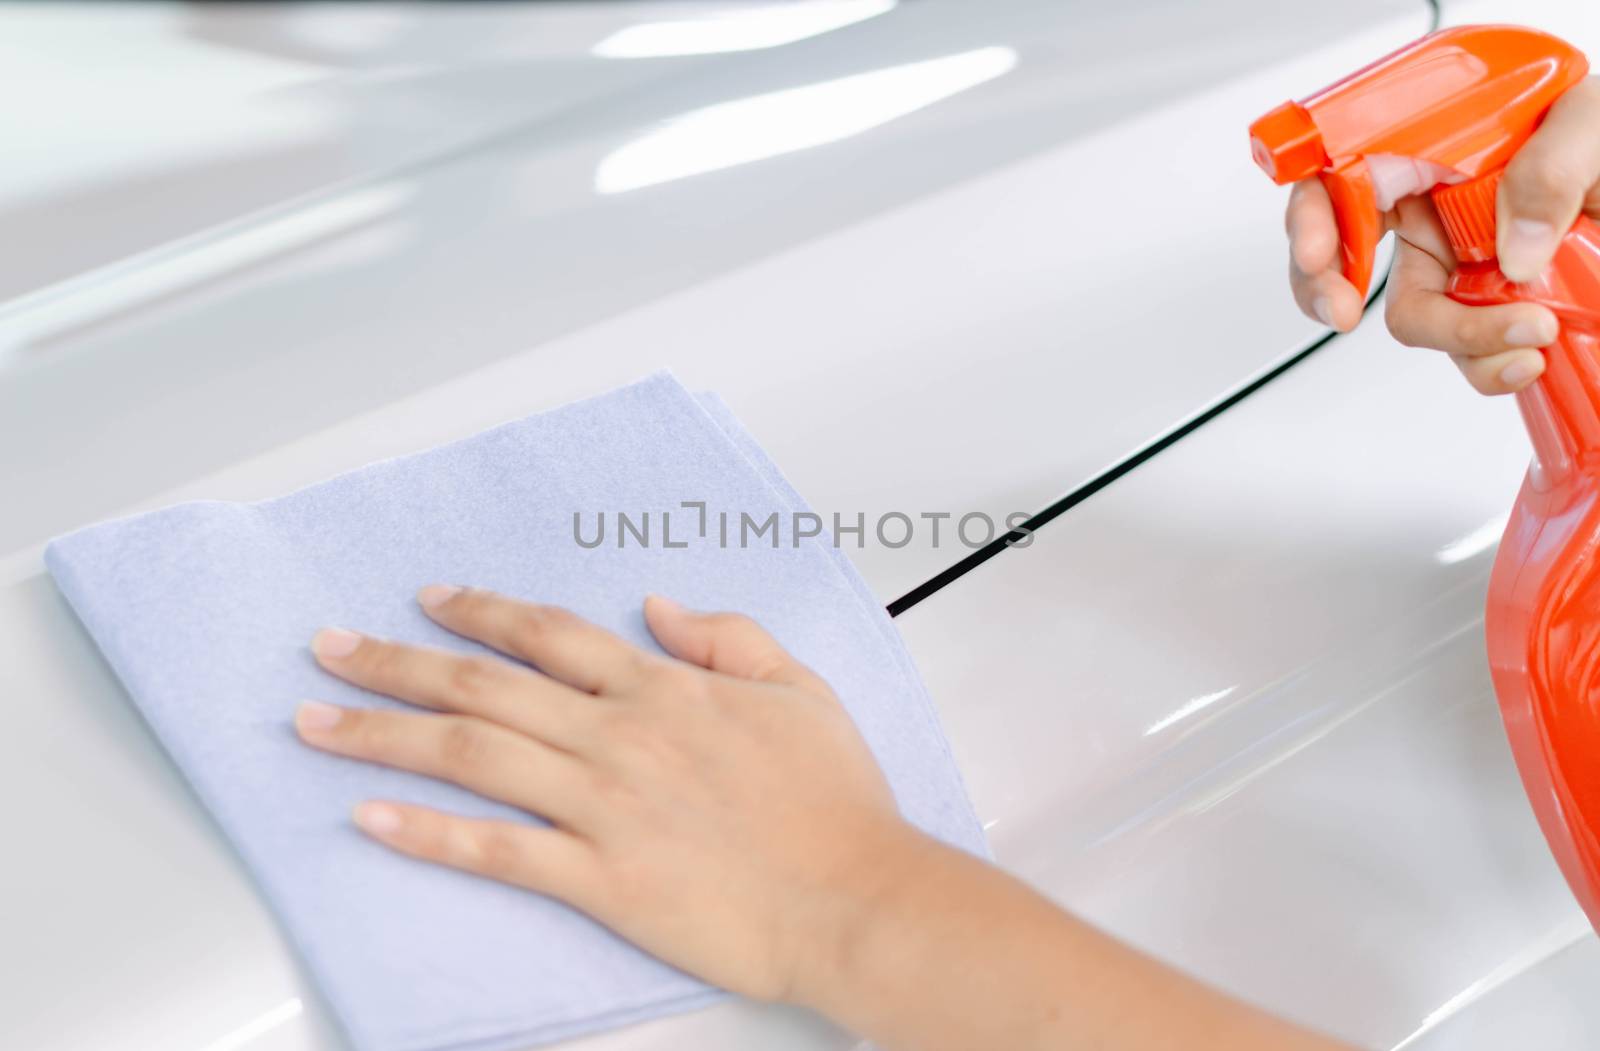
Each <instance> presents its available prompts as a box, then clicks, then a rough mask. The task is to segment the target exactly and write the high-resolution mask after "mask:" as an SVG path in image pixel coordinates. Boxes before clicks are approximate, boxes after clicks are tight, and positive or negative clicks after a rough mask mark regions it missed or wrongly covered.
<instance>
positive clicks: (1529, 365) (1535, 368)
mask: <svg viewBox="0 0 1600 1051" xmlns="http://www.w3.org/2000/svg"><path fill="white" fill-rule="evenodd" d="M1543 371H1544V362H1543V360H1542V359H1541V360H1538V361H1535V360H1534V359H1532V358H1519V359H1518V360H1516V361H1513V362H1512V363H1511V364H1509V365H1507V366H1506V367H1505V368H1503V369H1501V370H1500V382H1501V383H1504V384H1505V385H1506V386H1507V387H1520V386H1522V385H1523V384H1524V383H1527V382H1528V381H1529V380H1531V379H1533V378H1534V377H1536V376H1538V375H1539V373H1541V372H1543Z"/></svg>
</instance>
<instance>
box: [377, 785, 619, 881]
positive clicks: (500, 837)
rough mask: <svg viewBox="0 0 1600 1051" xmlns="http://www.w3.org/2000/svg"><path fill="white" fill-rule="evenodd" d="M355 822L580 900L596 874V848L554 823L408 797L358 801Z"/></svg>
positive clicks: (442, 859)
mask: <svg viewBox="0 0 1600 1051" xmlns="http://www.w3.org/2000/svg"><path fill="white" fill-rule="evenodd" d="M353 818H354V820H355V823H356V827H358V828H360V829H361V831H363V832H365V833H366V834H367V835H369V836H371V837H372V838H373V839H375V840H377V841H378V842H380V843H382V844H383V845H384V846H386V847H389V848H391V849H393V850H396V851H399V852H400V853H402V854H405V855H407V856H408V857H413V858H418V859H420V860H422V861H431V862H433V863H434V864H437V865H447V866H449V867H450V868H453V869H460V870H462V871H463V872H470V873H473V874H474V875H478V876H486V877H488V878H489V879H492V880H499V881H500V882H501V883H510V884H512V885H513V886H518V887H526V888H527V889H528V890H531V891H535V892H537V893H540V894H548V895H550V896H551V897H553V898H560V899H562V900H563V901H567V902H571V903H572V904H575V905H576V904H578V901H577V900H576V899H579V898H582V897H584V894H585V889H586V888H589V887H593V886H594V885H595V884H597V883H598V882H599V881H598V880H597V879H595V866H596V862H595V859H594V856H593V853H592V852H591V851H590V849H589V847H588V845H587V844H585V843H584V842H583V841H582V840H581V839H579V838H577V837H576V836H574V835H572V834H571V833H570V832H565V831H562V830H560V829H555V828H540V827H537V826H530V825H519V824H515V823H513V822H510V821H483V820H476V819H472V818H465V817H457V816H455V815H453V814H443V813H440V812H439V811H437V810H430V809H429V808H427V807H420V806H411V805H408V804H404V803H388V802H382V803H380V802H369V803H362V804H361V805H360V806H358V807H356V810H355V814H354V815H353Z"/></svg>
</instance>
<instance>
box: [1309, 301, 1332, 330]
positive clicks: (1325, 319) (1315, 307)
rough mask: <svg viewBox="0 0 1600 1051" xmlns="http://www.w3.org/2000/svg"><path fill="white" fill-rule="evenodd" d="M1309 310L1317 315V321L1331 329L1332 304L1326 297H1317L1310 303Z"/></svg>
mask: <svg viewBox="0 0 1600 1051" xmlns="http://www.w3.org/2000/svg"><path fill="white" fill-rule="evenodd" d="M1311 310H1312V312H1313V313H1314V314H1316V315H1317V320H1318V321H1321V322H1322V323H1323V324H1324V325H1327V326H1328V327H1329V328H1332V327H1333V303H1332V302H1331V301H1329V299H1328V297H1327V296H1318V297H1317V298H1316V299H1313V300H1312V301H1311Z"/></svg>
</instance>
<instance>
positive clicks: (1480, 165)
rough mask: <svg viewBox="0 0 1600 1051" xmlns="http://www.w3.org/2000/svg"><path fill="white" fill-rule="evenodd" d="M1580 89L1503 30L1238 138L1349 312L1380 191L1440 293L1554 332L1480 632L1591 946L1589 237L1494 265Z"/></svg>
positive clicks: (1596, 459)
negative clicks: (1503, 214) (1313, 231)
mask: <svg viewBox="0 0 1600 1051" xmlns="http://www.w3.org/2000/svg"><path fill="white" fill-rule="evenodd" d="M1587 73H1588V62H1587V60H1586V59H1585V58H1584V56H1583V54H1582V53H1581V52H1579V51H1578V50H1576V49H1575V48H1573V47H1572V46H1570V45H1569V44H1566V43H1564V42H1563V41H1561V40H1558V39H1556V38H1555V37H1552V36H1549V35H1547V34H1545V33H1539V32H1536V31H1534V30H1531V29H1525V28H1521V27H1517V26H1461V27H1457V28H1453V29H1446V30H1442V31H1440V32H1437V33H1433V34H1431V35H1429V36H1426V37H1423V38H1422V39H1421V40H1418V41H1416V42H1415V43H1412V44H1409V45H1407V46H1406V47H1403V48H1401V49H1400V50H1399V51H1396V52H1395V53H1393V54H1392V55H1389V56H1387V57H1385V58H1382V59H1379V60H1378V61H1377V62H1375V63H1373V64H1372V65H1370V66H1368V67H1366V68H1365V69H1363V70H1360V71H1358V72H1356V73H1354V74H1352V75H1350V76H1349V77H1346V78H1345V79H1344V80H1341V81H1339V82H1338V83H1336V84H1334V85H1332V86H1330V87H1328V88H1325V89H1323V90H1322V91H1320V92H1318V93H1316V94H1314V95H1312V96H1310V97H1308V98H1306V99H1305V100H1304V101H1302V102H1298V103H1297V102H1288V103H1285V104H1283V105H1282V106H1279V107H1278V108H1277V109H1274V110H1273V111H1271V112H1270V113H1268V114H1266V115H1265V116H1263V117H1262V118H1261V119H1260V120H1258V121H1256V122H1255V123H1254V124H1253V125H1251V127H1250V148H1251V152H1252V154H1253V156H1254V158H1255V161H1256V163H1257V164H1258V165H1259V166H1260V167H1261V168H1262V169H1263V170H1264V171H1265V172H1266V173H1267V174H1268V175H1269V176H1271V177H1272V179H1273V180H1274V181H1275V182H1277V183H1280V184H1284V183H1291V182H1296V181H1298V180H1301V179H1307V178H1310V177H1311V176H1313V175H1315V176H1317V177H1318V178H1320V180H1321V181H1322V184H1323V186H1324V187H1326V189H1327V191H1328V195H1329V197H1330V199H1331V200H1332V203H1333V208H1334V214H1335V218H1336V220H1337V222H1338V226H1339V238H1340V250H1341V255H1342V260H1343V265H1344V274H1345V277H1347V278H1348V279H1349V280H1350V282H1351V283H1352V284H1353V285H1355V286H1356V290H1357V291H1358V292H1359V293H1361V295H1362V296H1363V297H1364V296H1365V295H1366V292H1367V288H1368V286H1369V284H1370V283H1371V279H1372V265H1373V257H1374V254H1375V252H1376V249H1377V245H1378V241H1379V239H1380V238H1381V237H1382V235H1383V230H1382V227H1381V225H1380V222H1381V218H1380V212H1381V210H1384V209H1387V208H1388V207H1389V206H1390V205H1391V204H1392V200H1390V199H1386V198H1391V197H1392V193H1393V188H1394V187H1395V186H1397V185H1398V186H1402V187H1405V188H1408V189H1409V188H1414V187H1416V186H1418V185H1429V184H1431V185H1432V189H1431V191H1430V192H1431V196H1432V200H1433V204H1434V207H1435V209H1436V210H1437V211H1438V213H1439V218H1440V220H1441V222H1442V224H1443V226H1444V228H1445V231H1446V233H1447V234H1448V236H1449V239H1450V245H1451V248H1452V249H1453V250H1454V251H1455V254H1456V257H1457V259H1458V260H1459V263H1460V265H1459V266H1458V267H1457V269H1456V270H1455V272H1454V274H1453V275H1452V276H1451V279H1450V284H1449V287H1448V289H1447V293H1448V294H1449V295H1450V297H1451V298H1453V299H1455V300H1456V301H1458V302H1461V303H1465V304H1468V305H1474V306H1488V305H1494V304H1500V303H1516V302H1531V303H1538V304H1540V305H1542V306H1545V307H1548V308H1549V309H1550V310H1551V311H1553V312H1554V313H1555V315H1556V317H1557V319H1558V320H1559V321H1560V324H1561V333H1560V335H1559V337H1558V338H1557V340H1556V342H1555V343H1554V344H1552V345H1551V346H1549V347H1547V348H1545V357H1546V369H1545V373H1544V375H1543V376H1542V377H1541V378H1540V379H1539V381H1538V382H1537V383H1535V384H1533V385H1532V386H1530V387H1528V388H1527V389H1526V390H1524V391H1522V392H1521V393H1519V394H1518V395H1517V400H1518V405H1519V407H1520V409H1521V411H1522V417H1523V420H1524V422H1525V424H1526V425H1527V429H1528V434H1529V437H1530V438H1531V439H1532V443H1533V450H1534V458H1533V462H1532V465H1531V466H1530V467H1529V470H1528V474H1527V477H1526V479H1525V480H1524V481H1523V484H1522V489H1521V491H1520V492H1519V493H1518V495H1517V500H1516V505H1515V507H1514V508H1513V509H1512V513H1511V517H1510V521H1509V524H1508V525H1507V527H1506V532H1505V536H1504V537H1503V538H1502V539H1501V542H1500V550H1499V554H1498V556H1497V557H1496V560H1495V565H1494V570H1493V573H1492V575H1491V577H1490V582H1489V599H1488V607H1487V610H1486V612H1485V631H1486V635H1487V641H1488V651H1489V663H1490V668H1491V671H1492V674H1493V677H1494V685H1495V692H1496V694H1497V695H1498V696H1499V700H1500V708H1501V714H1502V715H1503V716H1504V718H1505V724H1506V731H1507V734H1508V735H1509V737H1510V740H1511V745H1512V751H1513V753H1514V755H1515V756H1516V760H1517V766H1518V768H1519V770H1520V771H1521V774H1522V781H1523V785H1524V787H1525V788H1526V789H1527V792H1528V797H1529V799H1530V800H1531V801H1532V803H1533V808H1534V811H1535V813H1536V814H1537V815H1538V818H1539V824H1540V826H1541V827H1542V829H1543V830H1544V834H1545V838H1546V839H1547V840H1548V841H1549V843H1550V847H1551V850H1552V851H1553V852H1554V854H1555V857H1556V861H1557V862H1558V863H1559V864H1560V866H1561V871H1562V873H1563V874H1564V875H1565V876H1566V879H1567V882H1568V884H1569V885H1570V886H1571V888H1572V890H1573V893H1574V894H1575V895H1576V896H1577V898H1578V901H1579V903H1580V904H1581V905H1582V906H1583V909H1584V911H1585V912H1586V913H1587V914H1588V916H1589V921H1590V923H1591V924H1593V925H1594V926H1595V927H1596V928H1597V929H1600V226H1596V224H1595V223H1593V222H1591V221H1590V220H1589V219H1587V218H1584V217H1581V216H1580V217H1579V219H1578V220H1577V222H1576V223H1575V224H1574V225H1573V227H1572V228H1571V230H1570V231H1568V232H1567V234H1566V235H1565V237H1563V238H1562V241H1561V245H1560V248H1559V249H1558V250H1557V252H1556V254H1555V258H1554V259H1553V261H1552V262H1551V264H1550V265H1549V267H1547V268H1546V269H1545V271H1544V273H1543V274H1541V275H1540V276H1539V277H1538V278H1537V279H1535V280H1533V281H1529V282H1525V283H1522V284H1516V283H1513V282H1511V281H1510V280H1508V279H1507V278H1506V277H1505V275H1504V274H1502V273H1501V272H1500V269H1499V265H1498V263H1497V261H1496V258H1495V240H1496V194H1497V190H1498V189H1499V185H1500V178H1501V175H1502V173H1503V172H1504V169H1505V166H1506V164H1507V163H1508V162H1509V161H1510V160H1511V158H1512V156H1513V155H1514V154H1515V153H1516V152H1517V150H1518V149H1519V148H1520V147H1521V146H1522V144H1523V143H1524V142H1526V141H1527V139H1528V137H1529V136H1531V135H1532V134H1533V132H1534V130H1535V129H1536V128H1537V127H1538V126H1539V122H1540V121H1541V120H1543V118H1544V115H1545V113H1546V112H1547V111H1548V110H1549V108H1550V106H1551V105H1552V104H1553V103H1554V102H1555V101H1556V99H1557V98H1559V97H1560V96H1561V95H1562V94H1563V93H1564V92H1565V91H1567V90H1568V89H1569V88H1571V87H1572V86H1573V85H1575V84H1576V83H1578V81H1580V80H1582V79H1583V78H1584V76H1585V75H1586V74H1587Z"/></svg>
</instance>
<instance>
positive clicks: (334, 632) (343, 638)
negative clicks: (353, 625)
mask: <svg viewBox="0 0 1600 1051" xmlns="http://www.w3.org/2000/svg"><path fill="white" fill-rule="evenodd" d="M359 645H361V636H360V635H357V634H356V633H355V632H353V631H346V630H345V629H343V628H323V629H322V630H321V631H319V632H317V633H316V634H315V635H313V636H312V637H311V652H312V653H315V654H316V655H317V656H318V657H329V658H339V657H348V656H350V654H352V653H354V652H355V651H356V647H357V646H359Z"/></svg>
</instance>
